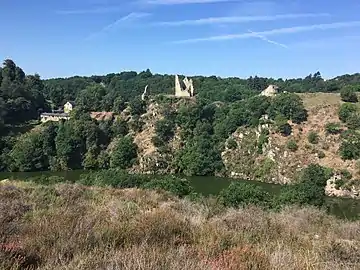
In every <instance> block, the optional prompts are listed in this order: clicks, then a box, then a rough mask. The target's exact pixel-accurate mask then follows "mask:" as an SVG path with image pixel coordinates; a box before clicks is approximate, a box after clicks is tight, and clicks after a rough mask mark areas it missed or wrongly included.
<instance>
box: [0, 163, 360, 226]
mask: <svg viewBox="0 0 360 270" xmlns="http://www.w3.org/2000/svg"><path fill="white" fill-rule="evenodd" d="M84 173H86V171H82V170H79V171H64V172H26V173H22V172H17V173H0V180H1V179H7V178H8V179H17V180H26V179H27V178H30V177H35V176H41V175H48V176H62V177H64V178H65V179H66V180H67V181H70V182H75V181H76V180H78V179H79V177H80V175H81V174H84ZM186 178H187V179H188V180H189V181H190V182H191V184H192V186H193V187H194V189H195V191H196V192H197V193H201V194H203V195H216V194H218V193H219V192H220V191H221V190H222V189H224V188H226V187H227V186H228V185H229V184H230V183H231V182H232V181H243V182H251V183H252V184H256V185H259V186H261V187H262V188H264V189H265V190H266V191H268V192H269V193H273V194H274V193H277V192H279V190H280V187H281V186H280V185H275V184H268V183H262V182H256V181H244V180H234V179H229V178H219V177H213V176H204V177H202V176H196V177H186ZM326 209H327V211H328V212H329V213H330V214H332V215H335V216H337V217H339V218H345V219H352V220H353V219H360V200H354V199H345V198H330V197H328V198H327V202H326Z"/></svg>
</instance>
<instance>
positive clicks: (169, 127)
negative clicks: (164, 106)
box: [155, 119, 175, 142]
mask: <svg viewBox="0 0 360 270" xmlns="http://www.w3.org/2000/svg"><path fill="white" fill-rule="evenodd" d="M174 128H175V122H174V121H170V120H168V119H162V120H159V121H157V122H156V124H155V132H156V135H157V136H158V137H159V138H160V139H161V140H163V141H165V142H166V141H168V140H170V139H171V138H172V137H173V136H174Z"/></svg>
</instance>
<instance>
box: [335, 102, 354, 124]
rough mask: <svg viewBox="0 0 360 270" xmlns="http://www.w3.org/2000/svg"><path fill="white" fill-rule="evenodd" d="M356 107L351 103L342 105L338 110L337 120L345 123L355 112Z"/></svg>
mask: <svg viewBox="0 0 360 270" xmlns="http://www.w3.org/2000/svg"><path fill="white" fill-rule="evenodd" d="M357 110H358V109H357V107H356V105H355V104H351V103H344V104H342V105H341V107H340V109H339V118H340V120H341V121H342V122H345V123H346V122H347V120H348V118H349V117H350V116H351V115H352V114H353V113H356V112H357Z"/></svg>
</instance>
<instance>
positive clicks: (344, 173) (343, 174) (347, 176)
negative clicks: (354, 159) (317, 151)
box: [340, 169, 352, 180]
mask: <svg viewBox="0 0 360 270" xmlns="http://www.w3.org/2000/svg"><path fill="white" fill-rule="evenodd" d="M340 175H341V179H344V180H350V179H351V178H352V174H351V172H349V171H348V170H346V169H342V170H341V171H340Z"/></svg>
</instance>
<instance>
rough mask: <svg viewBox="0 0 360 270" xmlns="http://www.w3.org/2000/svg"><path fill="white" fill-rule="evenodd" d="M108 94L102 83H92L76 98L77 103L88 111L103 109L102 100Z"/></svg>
mask: <svg viewBox="0 0 360 270" xmlns="http://www.w3.org/2000/svg"><path fill="white" fill-rule="evenodd" d="M105 94H106V91H105V88H104V87H103V86H101V85H90V86H87V87H86V88H85V89H84V90H82V91H81V92H80V93H79V95H78V97H77V98H76V101H75V102H76V105H77V106H81V107H83V108H84V109H85V110H87V111H101V101H102V99H103V98H104V96H105Z"/></svg>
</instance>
